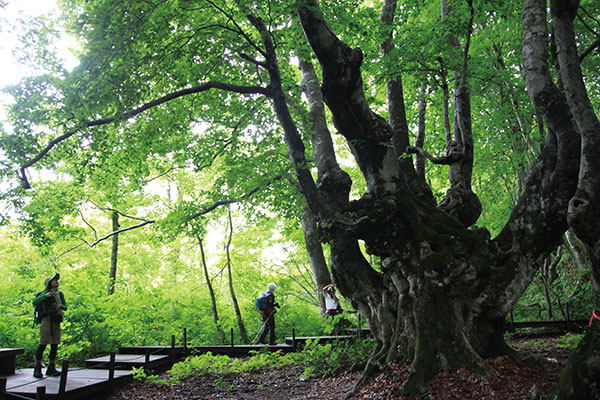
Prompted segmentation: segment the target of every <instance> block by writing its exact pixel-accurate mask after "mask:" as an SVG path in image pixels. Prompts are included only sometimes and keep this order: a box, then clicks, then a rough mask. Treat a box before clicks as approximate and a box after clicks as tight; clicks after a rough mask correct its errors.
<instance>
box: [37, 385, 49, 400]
mask: <svg viewBox="0 0 600 400" xmlns="http://www.w3.org/2000/svg"><path fill="white" fill-rule="evenodd" d="M45 399H46V386H38V387H36V388H35V400H45Z"/></svg>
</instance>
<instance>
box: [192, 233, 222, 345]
mask: <svg viewBox="0 0 600 400" xmlns="http://www.w3.org/2000/svg"><path fill="white" fill-rule="evenodd" d="M197 237H198V244H199V245H200V254H201V256H202V269H203V270H204V278H205V279H206V285H207V286H208V292H209V294H210V303H211V306H212V314H213V320H214V321H215V327H216V328H217V333H218V334H219V340H220V341H221V343H222V344H225V343H226V338H225V333H224V332H223V328H222V327H221V321H220V320H219V313H218V311H217V300H216V298H215V291H214V290H213V286H212V283H211V281H210V276H209V275H208V267H207V266H206V258H205V257H204V245H203V244H202V238H201V237H200V235H198V236H197Z"/></svg>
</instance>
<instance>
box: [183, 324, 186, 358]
mask: <svg viewBox="0 0 600 400" xmlns="http://www.w3.org/2000/svg"><path fill="white" fill-rule="evenodd" d="M183 351H184V352H185V353H187V329H186V328H185V326H184V327H183Z"/></svg>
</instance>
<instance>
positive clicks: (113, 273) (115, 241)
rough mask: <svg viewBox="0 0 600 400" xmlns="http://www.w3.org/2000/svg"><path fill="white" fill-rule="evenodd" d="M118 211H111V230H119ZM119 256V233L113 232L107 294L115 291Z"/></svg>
mask: <svg viewBox="0 0 600 400" xmlns="http://www.w3.org/2000/svg"><path fill="white" fill-rule="evenodd" d="M119 226H120V225H119V213H118V212H116V211H113V212H112V231H113V232H116V231H118V230H119ZM118 256H119V234H118V233H115V234H114V235H113V236H112V249H111V252H110V272H109V274H108V295H109V296H110V295H112V294H113V293H114V292H115V281H116V279H117V258H118Z"/></svg>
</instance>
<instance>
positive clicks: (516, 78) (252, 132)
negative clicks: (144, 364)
mask: <svg viewBox="0 0 600 400" xmlns="http://www.w3.org/2000/svg"><path fill="white" fill-rule="evenodd" d="M72 3H73V4H75V3H77V2H72ZM510 3H511V2H507V3H506V5H505V6H504V7H505V8H504V9H502V10H501V11H502V15H503V18H505V19H504V20H503V21H502V24H505V25H504V26H505V27H512V28H513V29H505V30H504V31H503V30H502V29H498V30H496V31H495V32H496V34H498V35H502V37H500V38H498V42H499V43H503V45H504V46H505V47H504V48H503V51H502V54H504V55H507V60H505V61H506V62H508V63H509V66H508V67H505V69H504V70H503V69H501V68H497V67H494V68H491V67H490V66H489V65H488V64H486V63H485V62H484V60H483V59H482V60H481V61H482V62H481V64H477V63H473V65H472V66H471V68H473V70H474V71H473V76H475V77H476V79H473V81H472V85H473V88H472V90H473V92H474V93H475V94H482V93H486V92H487V94H488V95H487V96H473V99H474V100H473V101H474V102H476V104H475V107H474V108H476V109H477V110H478V113H476V114H475V115H474V117H473V125H474V128H473V131H474V132H486V135H485V136H483V135H482V136H481V137H477V136H476V140H475V152H474V154H475V159H474V165H475V169H476V171H477V173H476V176H475V178H474V181H473V191H474V192H476V193H477V194H478V196H479V198H480V200H481V203H482V210H483V212H482V215H481V217H480V218H479V220H478V222H477V226H478V227H485V228H487V229H488V230H489V231H490V233H491V234H492V236H495V235H496V234H497V233H498V232H499V231H500V229H501V228H502V226H503V225H504V223H505V222H506V220H507V219H508V216H509V213H510V210H511V209H512V208H513V207H514V205H515V204H516V201H517V198H518V196H519V194H520V192H521V190H522V188H523V183H524V180H525V171H526V169H527V167H528V165H529V163H530V161H531V160H532V159H534V158H535V157H536V156H537V155H538V154H539V150H540V148H541V146H542V144H543V143H544V142H545V137H543V135H541V133H540V132H539V131H538V129H537V127H536V121H535V118H534V113H533V111H532V110H531V109H530V108H528V107H531V106H527V104H528V103H529V101H528V99H527V93H526V91H525V83H524V81H523V80H522V77H520V75H519V73H518V65H519V62H518V60H514V59H511V57H516V56H515V54H518V53H519V51H520V50H519V45H520V35H521V32H520V30H519V29H518V26H519V25H520V15H518V13H512V10H511V7H512V5H511V4H510ZM64 4H65V5H68V4H69V2H64ZM3 6H4V5H3ZM330 7H331V9H332V10H334V11H332V13H335V14H336V15H338V17H339V20H338V21H337V23H339V27H342V26H344V27H345V28H344V29H354V28H356V27H353V26H352V24H349V23H348V22H349V21H361V22H362V23H363V24H368V21H369V20H374V19H375V18H374V16H375V12H374V11H373V10H374V9H375V8H373V9H371V8H370V7H367V6H364V7H357V8H355V9H354V10H349V9H348V8H347V7H341V6H340V7H336V6H335V4H331V5H330ZM415 7H416V5H415ZM432 8H433V6H432ZM420 12H422V13H423V15H424V16H426V15H428V12H427V11H426V10H423V9H421V10H420ZM430 13H431V15H434V13H433V11H430ZM423 18H425V17H423ZM431 18H433V17H431ZM3 22H4V25H3V26H4V29H9V28H10V29H15V30H16V31H18V32H20V35H21V39H20V44H19V47H20V54H21V56H20V59H19V60H20V62H21V63H23V65H28V66H32V67H34V68H35V69H36V70H39V71H43V72H44V73H45V75H43V76H44V78H43V79H40V80H39V81H38V82H39V83H40V84H42V83H43V82H44V80H47V79H49V77H51V76H53V75H54V76H60V75H61V74H63V73H64V70H63V69H62V67H61V65H62V60H61V59H60V55H59V54H58V53H56V52H55V50H56V43H57V41H58V40H59V37H60V35H62V34H63V33H64V32H67V33H68V32H69V29H74V28H73V26H72V25H69V24H70V23H71V24H72V23H73V21H72V20H69V13H66V14H65V15H63V16H62V17H58V16H57V15H52V16H40V17H35V18H33V19H30V20H24V21H6V20H5V21H3ZM425 22H431V25H428V24H427V23H425V24H424V26H422V27H421V28H419V29H415V30H414V31H411V30H407V31H406V32H403V34H405V35H413V36H409V37H410V40H411V41H412V42H421V43H423V42H425V43H426V42H427V41H428V40H429V39H428V35H433V36H434V35H435V27H434V26H433V25H434V21H433V19H432V20H431V21H425ZM515 27H516V28H515ZM340 30H341V31H342V32H343V30H342V29H340ZM497 32H502V33H497ZM342 34H344V33H342ZM345 34H346V35H347V36H348V37H350V36H352V32H351V31H347V32H345ZM373 36H375V34H373V35H371V34H369V33H368V32H367V33H365V32H363V35H361V36H358V39H356V42H357V43H356V44H357V45H359V46H360V47H361V49H362V50H363V52H364V53H365V54H366V55H367V56H369V55H371V56H372V57H373V60H372V63H371V64H368V65H367V67H366V68H364V69H363V73H364V74H366V76H365V78H364V81H365V82H368V83H369V84H370V85H371V86H370V88H371V89H370V92H369V96H370V98H371V100H373V102H374V103H375V104H380V105H381V104H383V101H384V100H383V97H384V93H383V92H384V90H383V89H382V85H383V83H382V81H381V77H380V75H379V74H380V71H381V69H382V68H381V63H382V61H381V60H377V57H376V55H374V54H376V53H377V50H376V44H375V40H374V37H373ZM433 36H431V37H433ZM34 37H35V38H36V39H35V40H33V39H32V38H34ZM482 43H483V42H482ZM477 45H478V43H477V42H475V44H474V48H475V49H474V50H473V54H475V57H476V56H477V55H478V54H482V53H478V52H477V51H478V50H477ZM511 46H514V47H513V48H511ZM142 50H143V49H140V51H142ZM74 51H75V52H76V53H77V54H79V52H81V50H80V49H75V50H74ZM399 51H405V52H406V54H404V56H405V58H407V59H409V60H412V61H415V62H416V60H417V59H418V58H419V57H420V56H422V55H421V54H418V55H417V54H410V49H408V48H403V49H400V50H399ZM481 51H482V52H483V51H484V45H483V44H481ZM142 53H143V51H142ZM81 54H84V53H83V52H82V53H81ZM516 58H518V57H516ZM88 61H89V60H88ZM415 65H416V64H415ZM410 66H411V65H410V64H409V65H408V66H407V65H405V66H404V67H405V68H407V69H410V68H409V67H410ZM583 67H584V68H589V69H590V70H591V69H593V68H595V67H597V64H593V63H590V64H583ZM290 68H293V67H290ZM417 75H418V74H415V76H414V77H408V78H407V79H405V82H404V84H405V87H406V88H407V89H411V88H412V89H413V90H407V91H406V92H407V93H408V95H407V98H406V99H405V101H406V104H407V117H408V120H409V122H410V125H411V126H412V127H413V128H415V132H414V133H413V134H412V137H413V139H415V140H416V139H417V135H416V130H417V127H418V125H419V122H418V117H419V110H420V105H421V104H423V102H424V103H425V104H426V105H427V121H428V127H429V130H430V131H431V132H437V133H432V138H431V141H428V146H430V147H429V150H430V151H431V152H432V153H438V154H442V153H443V152H444V151H445V144H444V142H443V140H441V141H435V140H434V139H435V138H436V135H437V138H438V139H439V136H442V137H443V133H442V131H443V128H442V124H443V115H442V103H443V101H442V100H443V90H442V88H441V87H437V88H436V83H435V82H433V81H432V82H431V83H432V84H431V87H432V89H430V90H428V91H425V92H423V91H422V87H423V85H422V83H423V82H422V76H417ZM590 76H593V77H595V79H596V80H593V81H591V82H589V84H590V86H591V87H593V88H595V90H590V93H592V94H595V95H596V97H592V101H593V104H594V106H595V107H596V110H598V107H599V99H598V97H597V95H598V90H597V89H598V84H599V83H598V81H597V78H598V76H597V74H593V73H592V74H590ZM25 80H26V81H28V82H29V83H32V82H33V83H35V80H36V78H34V77H31V78H25ZM23 87H24V86H23ZM506 87H509V89H510V90H509V91H510V94H507V92H505V90H506V89H503V88H506ZM20 89H22V87H19V85H16V86H14V87H12V88H10V89H9V90H7V92H8V93H11V94H12V96H15V98H16V97H19V96H21V97H23V96H27V95H30V94H31V93H26V92H22V91H20ZM132 90H133V89H132ZM88 95H89V94H88ZM97 95H98V96H100V97H102V96H107V97H109V96H110V94H106V93H97ZM92 97H93V96H92ZM508 97H511V99H510V100H507V98H508ZM36 100H37V101H42V100H43V99H41V98H38V99H35V98H34V99H32V100H31V101H32V102H33V101H36ZM515 105H518V106H515ZM259 106H260V104H259V105H257V106H256V107H257V108H256V109H254V110H252V111H253V112H254V115H253V116H252V118H256V120H252V119H250V121H245V120H244V118H243V117H244V114H243V107H241V106H239V105H238V106H237V108H232V109H231V110H228V111H229V112H225V111H224V110H225V109H221V112H222V114H221V115H219V116H215V119H217V118H222V119H223V120H225V121H226V122H227V124H225V125H228V128H223V127H218V126H213V125H211V123H210V121H196V122H197V123H196V124H195V127H194V134H195V135H197V136H198V138H204V137H206V138H207V140H206V141H203V140H200V139H199V140H198V141H197V142H193V143H187V142H186V143H185V144H184V146H183V147H187V149H188V150H189V153H190V154H192V158H194V157H196V158H195V159H194V167H191V166H190V167H187V168H186V167H179V166H178V167H174V165H175V164H176V161H180V160H179V155H178V154H176V153H175V154H174V153H169V152H168V151H166V150H165V151H164V152H162V154H161V150H160V148H156V150H157V151H156V153H155V154H154V155H153V156H152V157H155V158H150V159H148V158H146V159H144V162H141V161H140V160H141V159H142V158H143V157H141V156H140V154H141V151H142V148H143V147H144V146H148V147H149V146H155V143H156V142H157V141H160V139H161V136H162V135H166V131H165V129H166V126H161V123H160V121H159V120H158V119H159V118H160V112H159V115H156V116H155V117H156V118H157V123H156V125H155V126H154V127H152V129H155V130H156V132H158V134H156V135H154V136H152V138H151V139H150V140H152V141H154V143H145V142H144V141H143V137H142V134H141V133H140V132H141V131H140V132H137V133H136V132H134V129H135V123H134V124H133V125H134V126H133V127H131V128H132V130H131V132H128V133H127V134H128V135H130V136H136V135H140V142H139V148H138V149H135V148H134V149H128V150H127V151H114V152H111V154H110V155H109V154H106V159H104V160H101V161H102V163H101V164H102V168H98V169H91V168H90V169H86V168H87V167H86V162H85V161H86V160H85V157H86V156H89V155H85V154H84V155H79V156H75V155H73V154H71V155H72V157H70V156H69V157H66V158H63V159H62V160H61V162H59V163H56V165H57V166H58V168H56V169H55V170H54V171H52V172H49V170H48V169H47V168H46V167H44V166H40V169H39V170H37V171H35V170H32V171H31V172H30V173H31V176H30V179H29V181H30V183H31V185H32V187H33V188H34V190H30V191H28V192H27V193H20V194H19V196H15V195H14V191H13V189H14V187H11V183H10V180H9V179H8V175H7V174H6V175H5V176H4V185H5V186H4V187H5V188H6V190H4V196H3V200H4V202H5V203H4V204H5V206H6V208H5V210H4V212H3V225H2V227H1V228H0V229H1V232H2V242H1V244H0V271H1V272H2V278H1V279H0V304H1V305H2V309H3V314H4V315H5V316H6V317H5V318H2V319H0V346H2V347H25V348H26V350H27V354H26V355H31V354H32V353H33V351H34V349H35V347H36V346H37V334H38V333H37V327H35V326H33V307H32V305H31V300H32V298H33V297H34V295H35V293H37V292H38V291H39V290H41V289H42V283H43V280H44V278H45V277H46V276H49V275H51V274H53V273H54V272H60V274H61V290H62V291H63V292H64V293H65V296H66V299H67V302H68V304H69V310H68V314H67V318H66V321H65V323H64V336H63V345H62V346H60V348H59V352H60V353H59V357H61V358H62V357H64V358H69V359H71V360H73V361H76V362H77V361H81V360H83V359H85V358H87V357H89V356H92V355H96V354H98V353H104V352H108V351H110V350H115V349H116V347H117V346H118V345H123V344H130V345H150V344H167V343H169V342H170V338H171V335H176V336H177V337H181V331H182V329H183V328H184V327H185V328H186V329H187V337H188V340H189V342H190V344H209V343H223V342H227V341H228V340H229V338H228V335H227V334H228V332H229V330H230V329H233V330H234V334H235V340H236V341H237V342H242V341H244V340H246V339H247V338H248V337H249V338H250V339H251V338H252V337H253V335H254V333H255V332H256V331H257V330H258V329H259V328H260V321H259V317H258V314H257V313H256V311H255V310H254V299H255V297H256V296H257V295H258V294H259V293H260V292H262V291H263V290H265V287H266V284H267V283H269V282H275V283H277V285H278V289H277V295H278V298H279V302H280V303H281V304H282V309H281V310H280V312H279V313H278V315H277V332H278V336H279V339H280V340H281V339H282V337H283V336H284V335H290V334H291V330H292V329H295V330H296V333H297V334H298V335H318V334H322V333H324V332H326V331H327V329H328V328H327V327H328V324H327V323H326V322H325V321H324V319H323V318H322V316H321V312H320V308H319V303H318V290H317V288H316V287H315V284H314V277H313V276H312V272H311V268H310V265H309V260H308V258H307V255H306V248H305V243H304V235H303V232H302V227H301V224H300V211H301V210H302V200H301V199H300V196H299V194H298V193H297V191H296V188H295V187H294V186H293V184H290V183H289V182H288V180H287V179H285V178H282V177H285V176H286V174H287V173H288V172H289V171H290V170H291V167H290V165H289V161H288V160H287V156H286V149H285V147H283V146H282V144H281V141H280V140H279V138H278V137H277V135H276V134H274V132H276V131H277V127H276V126H274V125H272V124H270V123H268V122H267V123H265V122H264V119H265V116H264V115H263V114H262V113H260V112H259V110H258V108H259ZM214 107H215V109H219V107H220V106H219V105H218V104H217V103H216V102H215V104H214ZM492 109H493V110H494V112H493V113H491V112H489V110H492ZM517 109H518V110H519V113H520V115H519V116H517V117H516V116H515V111H516V110H517ZM498 111H500V112H498ZM250 114H252V113H250ZM34 117H35V116H34ZM519 117H524V119H523V121H519V122H518V123H517V119H518V118H519ZM507 121H509V124H508V125H509V126H510V125H511V124H514V126H516V125H517V124H521V123H522V122H524V123H525V124H524V125H522V124H521V125H520V129H514V130H509V129H507V128H506V126H507V124H506V122H507ZM20 122H22V121H20V120H19V119H18V118H16V117H15V114H12V116H11V114H10V113H9V114H8V115H5V117H4V120H3V121H2V131H3V134H4V141H5V142H4V143H8V142H9V141H10V135H11V133H12V127H11V126H12V124H19V123H20ZM212 122H214V121H212ZM254 123H257V124H258V123H261V124H262V125H261V130H258V129H256V128H254V127H253V124H254ZM215 125H216V124H215ZM265 128H270V129H271V131H269V130H265ZM142 133H143V132H142ZM146 133H147V132H146ZM334 138H335V137H334ZM20 140H24V141H23V142H22V143H23V150H24V151H25V150H29V146H30V144H31V143H27V142H26V140H27V138H21V139H20ZM175 140H177V139H175ZM181 140H182V141H183V138H181ZM334 145H335V146H336V149H337V151H338V154H342V155H343V154H345V155H346V156H345V157H341V158H340V160H339V161H340V163H341V164H342V167H343V168H344V170H345V171H346V172H348V173H349V174H350V176H351V177H352V179H353V182H354V184H353V188H352V190H353V193H356V196H358V195H359V193H362V192H363V191H364V188H365V183H364V180H362V178H361V176H360V173H359V171H358V167H357V166H356V165H355V164H354V163H353V162H352V161H351V155H350V150H349V149H348V148H346V147H345V146H346V144H345V143H344V142H342V141H341V140H339V137H338V138H337V139H335V140H334ZM165 146H166V144H165ZM8 147H9V146H6V147H5V151H6V148H8ZM94 150H95V151H94V152H93V157H99V154H100V155H101V154H102V152H101V151H99V152H98V153H96V151H97V150H98V149H94ZM120 150H121V149H120ZM259 150H260V151H259ZM61 151H64V152H65V153H66V154H69V152H70V151H72V149H69V148H68V146H67V148H63V149H61ZM89 154H92V152H90V153H89ZM250 155H252V157H250ZM492 159H493V160H494V162H493V163H492V162H490V160H492ZM95 161H98V160H95ZM426 169H427V179H428V182H429V183H430V184H431V186H432V189H433V190H434V194H435V195H436V197H437V198H438V199H440V200H441V199H442V198H443V196H444V193H445V191H446V189H447V185H448V183H447V175H448V168H447V166H440V165H436V164H433V163H430V162H427V168H426ZM78 171H79V172H81V174H82V175H81V176H78V175H77V172H78ZM84 173H85V174H87V175H86V178H85V179H83V178H82V176H83V175H84ZM257 176H261V177H264V178H265V179H264V180H263V182H259V183H257V181H256V180H255V179H254V178H256V177H257ZM273 177H278V178H277V179H274V178H273ZM250 178H252V179H250ZM192 211H193V212H195V215H196V218H195V219H193V220H189V219H185V218H183V217H182V216H183V215H185V214H186V213H188V214H189V213H190V212H192ZM184 220H185V222H182V221H184ZM119 230H122V231H119ZM117 231H119V234H118V235H116V234H114V233H115V232H117ZM115 240H116V242H115ZM363 250H364V249H363ZM324 251H325V254H327V251H328V250H327V246H324ZM115 252H116V253H115ZM367 257H368V256H367ZM372 261H373V264H374V265H377V260H372ZM205 267H206V271H205ZM211 288H212V291H213V295H214V296H211ZM232 288H233V290H232ZM591 296H592V289H591V279H590V268H589V262H588V261H587V260H586V257H585V253H584V251H583V250H582V246H581V245H580V244H579V242H578V241H577V239H576V238H575V237H574V235H572V234H570V233H569V232H568V233H567V234H566V235H565V240H564V241H563V243H562V245H561V246H560V247H558V248H557V250H556V251H555V252H554V253H553V254H552V255H551V256H550V257H548V259H547V260H546V262H545V263H544V264H543V265H540V266H539V272H538V275H537V277H536V278H535V279H534V280H533V282H532V284H531V285H530V287H529V288H528V290H527V291H526V293H525V294H524V295H523V297H522V298H521V300H520V303H519V305H517V307H516V308H515V310H514V317H515V320H531V319H564V318H565V317H566V313H567V304H568V312H569V315H570V317H571V318H572V319H575V318H586V317H589V315H590V313H591V307H590V305H591V304H593V300H592V298H591ZM213 299H214V300H215V303H214V307H213V302H212V300H213ZM236 305H237V307H236ZM344 306H345V307H348V305H347V304H345V305H344ZM215 309H216V310H217V312H218V318H215V316H216V314H215ZM236 309H239V313H240V314H239V315H236ZM238 316H239V317H240V318H238ZM240 319H241V321H242V323H240ZM354 322H356V320H355V321H354ZM242 326H243V328H241V327H242ZM244 330H245V331H246V332H245V333H243V331H244ZM29 358H31V359H32V357H29Z"/></svg>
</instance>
